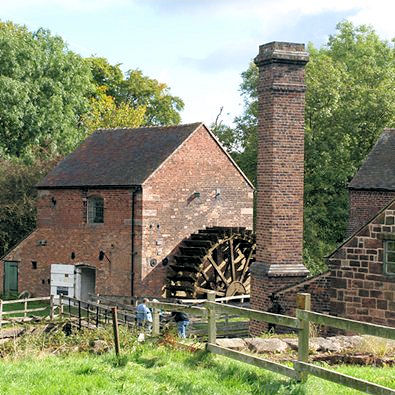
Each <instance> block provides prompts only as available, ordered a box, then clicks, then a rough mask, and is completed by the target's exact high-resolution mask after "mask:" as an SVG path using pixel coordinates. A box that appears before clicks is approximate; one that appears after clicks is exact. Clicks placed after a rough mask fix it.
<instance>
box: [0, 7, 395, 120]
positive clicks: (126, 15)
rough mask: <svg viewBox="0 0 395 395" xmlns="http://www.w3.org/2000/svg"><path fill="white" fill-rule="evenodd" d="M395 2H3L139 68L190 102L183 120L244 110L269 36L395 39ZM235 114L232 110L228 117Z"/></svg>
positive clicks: (32, 21) (82, 46) (73, 42)
mask: <svg viewBox="0 0 395 395" xmlns="http://www.w3.org/2000/svg"><path fill="white" fill-rule="evenodd" d="M394 15H395V0H329V1H328V0H0V19H1V20H3V21H5V20H11V21H13V22H15V23H19V24H25V25H27V26H28V27H29V28H30V29H37V28H39V27H44V28H47V29H49V30H51V32H53V33H55V34H59V35H60V36H62V37H63V38H64V39H65V40H66V42H67V43H68V45H69V47H70V48H71V49H72V50H74V51H76V52H78V53H80V54H81V55H83V56H90V55H96V56H103V57H106V58H107V59H108V60H109V61H110V62H111V63H113V64H114V63H121V64H122V69H123V70H124V71H126V70H128V69H135V68H139V69H141V70H142V71H143V73H144V74H146V75H148V76H150V77H152V78H156V79H158V80H160V81H161V82H165V83H167V84H168V85H169V86H170V87H171V92H172V94H175V95H178V96H180V97H181V98H182V99H183V100H184V102H185V110H184V111H183V113H182V120H183V122H194V121H203V122H206V123H207V124H210V123H211V122H212V121H213V120H214V119H215V116H216V114H217V113H218V111H219V109H220V107H221V106H224V114H225V117H226V119H225V121H228V122H229V121H231V120H232V119H233V118H234V116H235V115H237V114H239V113H240V112H241V111H242V101H241V98H240V95H239V92H238V89H239V84H240V82H241V78H240V73H241V72H242V71H244V70H245V69H246V68H247V67H248V63H249V62H250V60H251V59H252V58H253V57H254V56H255V55H256V54H257V51H258V45H259V44H263V43H266V42H269V41H293V42H302V43H307V42H309V41H311V42H313V43H314V44H315V45H316V46H321V45H323V44H325V43H326V41H327V38H328V36H329V35H330V34H333V33H334V31H335V27H336V24H337V23H338V22H340V21H342V20H344V19H347V20H351V21H352V22H354V23H355V24H362V23H364V24H370V25H372V26H373V27H374V28H375V30H376V31H377V32H378V33H379V35H380V36H381V37H382V38H385V39H388V40H390V39H391V38H393V37H395V27H394V26H395V23H394ZM226 114H229V115H226Z"/></svg>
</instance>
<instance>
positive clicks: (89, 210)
mask: <svg viewBox="0 0 395 395" xmlns="http://www.w3.org/2000/svg"><path fill="white" fill-rule="evenodd" d="M98 202H101V221H100V222H99V221H95V219H96V218H97V217H98V215H97V210H98V208H99V207H98V205H97V203H98ZM92 205H93V206H92ZM86 223H87V224H89V225H100V224H104V198H103V197H102V196H99V195H92V196H89V197H88V198H87V202H86Z"/></svg>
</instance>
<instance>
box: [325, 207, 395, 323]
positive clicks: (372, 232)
mask: <svg viewBox="0 0 395 395" xmlns="http://www.w3.org/2000/svg"><path fill="white" fill-rule="evenodd" d="M394 223H395V201H393V202H392V203H391V204H390V205H389V206H387V208H385V209H384V210H383V211H382V212H381V213H380V214H378V215H377V216H376V218H375V219H373V220H372V221H371V222H370V223H369V224H367V225H366V226H365V227H363V228H362V229H361V230H360V231H358V232H357V233H356V234H355V235H353V236H352V237H351V238H349V239H348V240H347V241H346V242H345V243H344V244H343V245H342V246H341V247H339V248H338V249H337V250H336V251H335V252H334V253H333V254H332V255H331V256H330V257H329V265H330V269H331V274H330V277H329V281H330V288H329V292H330V306H331V314H336V315H339V316H344V317H347V318H351V319H355V320H360V321H364V322H373V323H376V324H383V325H389V326H395V275H388V274H385V272H384V263H383V254H384V251H383V241H384V240H386V239H389V240H395V224H394Z"/></svg>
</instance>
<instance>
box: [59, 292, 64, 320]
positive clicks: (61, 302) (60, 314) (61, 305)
mask: <svg viewBox="0 0 395 395" xmlns="http://www.w3.org/2000/svg"><path fill="white" fill-rule="evenodd" d="M59 317H60V318H63V295H62V294H60V295H59Z"/></svg>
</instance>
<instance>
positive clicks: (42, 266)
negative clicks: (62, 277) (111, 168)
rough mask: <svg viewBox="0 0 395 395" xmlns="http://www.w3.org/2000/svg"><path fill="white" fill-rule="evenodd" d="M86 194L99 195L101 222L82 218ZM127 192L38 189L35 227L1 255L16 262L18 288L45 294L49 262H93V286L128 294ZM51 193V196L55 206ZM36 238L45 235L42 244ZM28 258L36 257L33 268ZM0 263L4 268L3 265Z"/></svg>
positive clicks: (121, 190) (129, 200) (129, 226)
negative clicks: (6, 252)
mask: <svg viewBox="0 0 395 395" xmlns="http://www.w3.org/2000/svg"><path fill="white" fill-rule="evenodd" d="M90 195H99V196H102V197H103V199H104V223H103V224H87V223H86V206H85V204H84V199H85V198H86V197H87V196H90ZM130 197H131V191H130V190H125V189H106V190H86V191H82V190H78V189H66V190H65V189H58V190H41V191H39V199H38V203H37V206H38V229H36V230H35V231H34V232H33V233H32V234H31V235H30V236H28V237H27V238H26V239H25V240H23V241H22V242H21V243H20V244H19V245H17V246H16V247H15V248H14V249H13V250H12V251H11V252H10V253H9V254H8V255H7V256H5V257H4V260H16V261H19V262H20V263H19V276H18V280H19V283H18V288H19V291H23V290H26V289H27V290H29V291H30V292H31V293H32V294H33V295H38V296H43V295H48V294H49V291H50V284H49V282H48V280H49V279H50V267H51V264H52V263H62V264H73V265H76V264H85V265H90V266H94V267H96V268H97V273H96V292H99V293H107V294H112V293H115V294H130V266H131V253H130V251H131V240H130V234H131V205H130V202H131V199H130ZM52 198H54V199H55V200H56V205H55V206H53V204H52ZM40 240H46V245H45V246H40V245H39V241H40ZM100 250H102V251H104V252H105V253H106V255H107V256H108V258H109V260H110V261H111V263H110V262H109V261H108V260H107V259H106V258H104V260H103V261H99V259H98V257H99V251H100ZM72 252H74V254H75V258H74V259H72V258H71V253H72ZM32 261H36V262H37V269H35V270H34V269H32V263H31V262H32ZM0 266H1V270H3V265H0ZM2 274H3V273H0V275H1V278H2ZM2 286H3V283H2V282H1V287H2Z"/></svg>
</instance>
